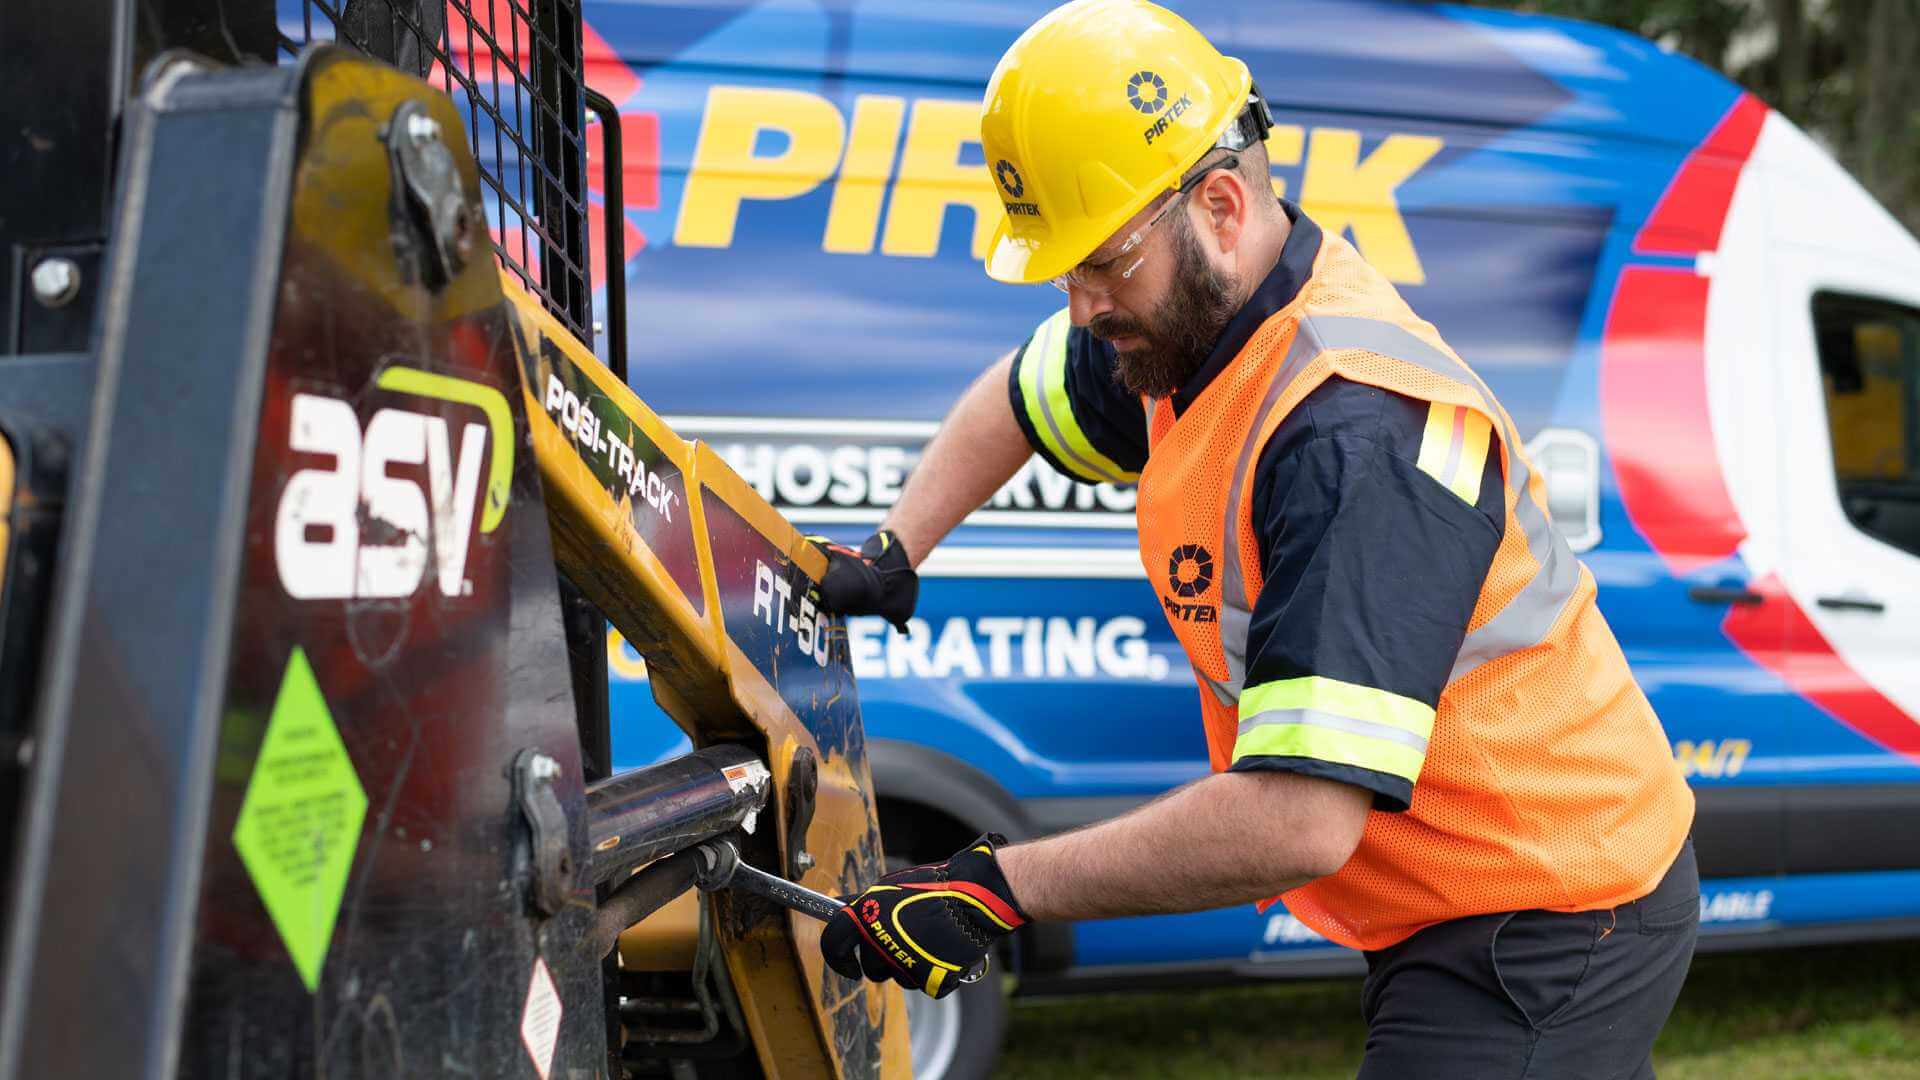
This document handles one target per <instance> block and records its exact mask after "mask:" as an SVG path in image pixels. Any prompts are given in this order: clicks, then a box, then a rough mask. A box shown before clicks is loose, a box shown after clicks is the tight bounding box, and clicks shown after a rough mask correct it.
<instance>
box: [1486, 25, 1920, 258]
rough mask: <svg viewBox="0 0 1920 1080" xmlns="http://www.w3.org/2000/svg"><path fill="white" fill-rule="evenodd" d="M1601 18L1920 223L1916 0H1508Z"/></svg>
mask: <svg viewBox="0 0 1920 1080" xmlns="http://www.w3.org/2000/svg"><path fill="white" fill-rule="evenodd" d="M1494 2H1495V4H1496V6H1501V7H1511V8H1515V9H1517V10H1520V11H1537V12H1542V13H1545V14H1549V15H1566V16H1571V17H1573V18H1576V19H1586V20H1588V21H1590V22H1597V23H1603V24H1605V25H1608V26H1615V27H1619V28H1621V29H1623V30H1631V31H1633V32H1634V33H1637V34H1640V35H1643V36H1645V37H1647V38H1650V39H1652V40H1653V41H1656V42H1659V43H1660V44H1662V45H1664V46H1667V47H1669V48H1672V49H1674V50H1676V51H1679V52H1683V53H1686V54H1687V55H1688V56H1691V57H1693V58H1694V59H1696V60H1699V61H1701V62H1702V63H1704V64H1707V65H1709V66H1711V67H1713V68H1715V69H1717V70H1719V71H1723V72H1725V73H1727V74H1728V75H1729V76H1731V77H1732V78H1734V79H1736V80H1738V81H1739V82H1740V84H1741V85H1743V86H1745V87H1746V88H1747V89H1749V90H1751V91H1753V92H1754V93H1756V94H1758V95H1759V96H1760V97H1761V98H1763V99H1764V100H1765V101H1766V102H1767V103H1768V104H1769V105H1772V106H1773V107H1774V108H1776V109H1779V110H1780V111H1781V112H1783V113H1785V114H1786V115H1787V116H1789V117H1791V118H1792V119H1793V121H1794V122H1795V123H1797V124H1799V125H1800V126H1801V127H1802V128H1804V129H1806V130H1807V131H1808V132H1810V133H1811V134H1812V135H1813V136H1814V137H1815V138H1816V139H1818V140H1820V141H1821V142H1822V143H1823V144H1825V145H1826V146H1827V148H1828V149H1830V150H1831V151H1833V154H1834V156H1835V157H1837V158H1839V159H1840V161H1841V163H1842V164H1844V165H1845V166H1846V167H1847V169H1848V170H1849V171H1851V172H1852V173H1853V175H1854V176H1856V177H1858V178H1859V179H1860V182H1861V183H1862V184H1865V185H1866V187H1867V190H1869V191H1871V192H1873V194H1874V196H1875V197H1876V198H1878V199H1879V200H1880V202H1881V203H1882V204H1883V205H1885V206H1886V207H1887V208H1888V209H1890V210H1892V211H1893V212H1894V214H1895V215H1896V216H1897V217H1899V218H1900V219H1901V220H1902V221H1904V222H1906V224H1907V227H1908V228H1909V229H1912V230H1914V231H1915V232H1920V0H1516V2H1511V3H1501V2H1499V0H1494Z"/></svg>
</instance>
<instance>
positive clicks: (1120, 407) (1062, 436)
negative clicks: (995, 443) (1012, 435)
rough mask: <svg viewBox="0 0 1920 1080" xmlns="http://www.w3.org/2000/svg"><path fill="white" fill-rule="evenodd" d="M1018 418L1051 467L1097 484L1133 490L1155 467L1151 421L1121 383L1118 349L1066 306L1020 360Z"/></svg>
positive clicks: (1015, 375)
mask: <svg viewBox="0 0 1920 1080" xmlns="http://www.w3.org/2000/svg"><path fill="white" fill-rule="evenodd" d="M1007 392H1008V394H1009V395H1010V396H1011V398H1012V402H1013V415H1014V419H1016V420H1018V421H1019V423H1020V430H1021V431H1022V432H1024V433H1025V434H1026V436H1027V442H1028V444H1030V445H1031V446H1032V447H1033V449H1034V451H1035V452H1036V453H1038V454H1039V455H1040V456H1041V457H1042V458H1045V459H1046V461H1047V464H1049V465H1052V466H1053V467H1054V468H1055V469H1057V470H1059V471H1060V472H1062V473H1065V474H1066V475H1068V476H1071V477H1073V478H1074V479H1075V480H1080V481H1083V482H1085V483H1089V484H1100V483H1107V484H1131V483H1134V482H1136V481H1138V480H1139V479H1140V470H1141V469H1142V468H1144V467H1145V466H1146V464H1147V416H1146V408H1145V406H1143V405H1142V404H1141V402H1140V399H1138V398H1136V397H1134V396H1132V395H1131V394H1129V393H1127V392H1126V391H1125V390H1124V389H1122V388H1121V387H1120V384H1119V383H1117V382H1115V381H1114V378H1113V350H1112V348H1111V347H1110V346H1108V345H1107V344H1106V343H1105V342H1103V341H1101V340H1100V339H1099V338H1096V337H1094V336H1093V335H1092V334H1090V333H1088V332H1087V331H1086V330H1085V329H1084V328H1081V327H1077V326H1074V325H1072V324H1071V323H1070V322H1068V320H1067V309H1065V308H1061V309H1060V310H1059V311H1057V312H1055V313H1054V314H1053V315H1052V316H1051V317H1050V318H1048V319H1047V320H1046V321H1045V322H1043V323H1041V324H1040V325H1039V327H1038V328H1036V329H1035V330H1034V332H1033V336H1032V337H1030V338H1028V339H1027V341H1026V343H1025V344H1024V345H1022V346H1020V349H1019V351H1018V352H1016V353H1014V357H1013V372H1012V374H1011V376H1010V377H1009V379H1008V380H1007Z"/></svg>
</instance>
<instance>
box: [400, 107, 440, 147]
mask: <svg viewBox="0 0 1920 1080" xmlns="http://www.w3.org/2000/svg"><path fill="white" fill-rule="evenodd" d="M407 137H408V138H410V139H412V140H413V141H414V142H431V141H433V140H435V139H438V138H439V137H440V121H438V120H435V119H434V118H433V117H431V116H427V115H426V114H424V113H413V114H412V115H410V116H408V117H407Z"/></svg>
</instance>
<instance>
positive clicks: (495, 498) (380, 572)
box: [273, 367, 513, 600]
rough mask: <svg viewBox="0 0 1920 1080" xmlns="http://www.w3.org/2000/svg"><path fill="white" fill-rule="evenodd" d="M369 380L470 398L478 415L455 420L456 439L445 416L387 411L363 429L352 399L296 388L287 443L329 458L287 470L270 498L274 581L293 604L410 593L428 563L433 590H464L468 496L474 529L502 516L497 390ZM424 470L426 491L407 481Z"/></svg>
mask: <svg viewBox="0 0 1920 1080" xmlns="http://www.w3.org/2000/svg"><path fill="white" fill-rule="evenodd" d="M378 385H379V386H380V387H381V388H382V389H386V390H394V391H399V392H401V393H406V394H412V395H414V396H417V397H427V398H434V399H438V400H441V401H451V402H457V403H460V404H465V405H472V406H474V407H476V408H478V409H479V410H480V411H481V412H482V413H484V414H485V416H486V419H487V423H486V424H478V423H466V424H463V425H461V428H460V432H459V442H458V443H457V444H456V443H455V442H454V441H453V432H452V430H451V429H450V427H449V424H448V422H447V419H446V418H445V417H442V416H430V415H426V414H423V413H418V412H414V411H413V410H411V409H403V408H393V407H389V408H383V409H380V410H379V411H377V412H375V413H374V414H373V417H372V418H371V419H369V420H368V421H367V425H366V428H365V429H364V430H362V428H361V426H360V418H359V415H358V414H357V413H356V412H355V411H354V407H353V406H352V405H351V404H349V403H347V402H345V401H342V400H340V399H339V398H334V397H329V396H326V395H324V394H307V393H300V394H295V395H294V396H293V403H292V416H291V422H290V424H289V434H288V440H287V446H288V449H290V450H293V451H295V452H298V453H303V454H318V455H324V456H326V457H329V458H331V459H332V462H331V464H330V465H327V466H324V467H319V468H306V469H301V470H299V471H297V472H295V473H294V474H293V476H292V477H290V478H289V479H288V481H287V486H286V488H285V490H283V491H282V492H281V494H280V505H279V507H278V508H277V509H276V510H275V512H274V529H273V534H274V535H273V553H274V562H275V564H276V566H277V568H278V570H279V574H280V584H281V586H282V587H283V588H285V589H286V590H287V595H289V596H291V597H294V598H295V599H298V600H346V599H360V600H368V599H391V598H398V597H406V596H411V595H413V594H414V592H415V591H416V590H418V589H419V588H420V586H421V583H422V580H423V579H424V578H426V576H427V570H428V567H429V566H431V567H432V569H433V581H434V585H435V587H436V588H438V590H439V592H440V595H442V596H449V597H457V596H468V595H471V594H472V592H473V583H472V582H471V581H469V580H467V576H466V570H467V557H468V554H469V553H470V551H471V549H472V539H473V529H474V524H475V522H474V509H475V504H476V503H480V502H481V500H482V499H483V498H484V504H483V505H482V506H481V513H480V519H479V531H480V532H482V533H490V532H492V531H493V530H494V529H495V528H496V527H498V526H499V524H500V520H501V518H503V517H504V516H505V515H506V509H507V495H508V489H509V484H510V482H511V478H512V473H513V440H512V432H513V420H512V414H511V413H510V412H509V411H508V407H507V401H506V398H505V397H504V396H503V395H502V394H501V393H500V392H499V391H498V390H495V389H493V388H492V387H489V386H485V385H482V384H480V383H475V382H469V381H468V380H465V379H456V378H452V377H450V376H446V375H436V374H433V373H431V372H425V371H419V370H416V369H413V368H402V367H393V368H388V369H387V370H386V371H384V372H382V373H381V375H380V379H379V382H378ZM489 447H491V449H492V451H493V452H492V463H491V467H490V468H488V470H487V475H486V476H484V477H483V476H482V475H481V469H482V466H484V465H487V463H488V449H489ZM422 466H424V479H425V485H424V488H423V487H422V485H421V483H420V482H419V480H418V479H417V478H418V477H420V475H421V472H422V468H421V467H422ZM395 470H404V471H408V472H411V473H413V476H414V477H415V478H407V477H405V476H396V475H392V473H393V471H395Z"/></svg>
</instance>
